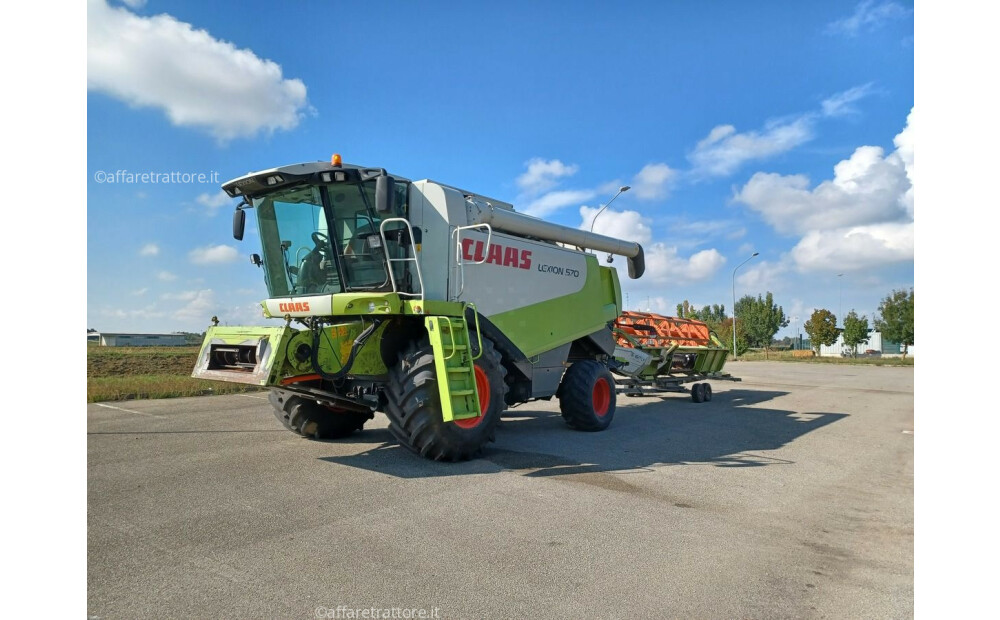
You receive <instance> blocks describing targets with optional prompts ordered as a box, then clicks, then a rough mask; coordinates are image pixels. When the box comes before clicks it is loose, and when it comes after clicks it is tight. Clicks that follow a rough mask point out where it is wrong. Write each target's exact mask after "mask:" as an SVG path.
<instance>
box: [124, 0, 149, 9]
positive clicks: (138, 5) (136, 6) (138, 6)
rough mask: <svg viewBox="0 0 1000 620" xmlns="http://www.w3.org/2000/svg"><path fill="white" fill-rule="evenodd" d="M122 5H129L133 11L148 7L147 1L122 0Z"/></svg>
mask: <svg viewBox="0 0 1000 620" xmlns="http://www.w3.org/2000/svg"><path fill="white" fill-rule="evenodd" d="M122 4H125V5H128V6H130V7H132V8H133V9H141V8H142V7H144V6H146V0H122Z"/></svg>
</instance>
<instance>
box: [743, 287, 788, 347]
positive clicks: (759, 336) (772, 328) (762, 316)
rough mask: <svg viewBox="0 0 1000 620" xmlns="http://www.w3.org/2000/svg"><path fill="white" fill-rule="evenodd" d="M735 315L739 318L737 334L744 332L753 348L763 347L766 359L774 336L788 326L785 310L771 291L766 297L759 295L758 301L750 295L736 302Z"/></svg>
mask: <svg viewBox="0 0 1000 620" xmlns="http://www.w3.org/2000/svg"><path fill="white" fill-rule="evenodd" d="M734 313H735V315H736V316H737V317H738V320H737V325H736V330H737V334H739V333H740V332H743V335H744V336H745V337H746V339H747V343H748V344H749V345H750V346H751V347H763V348H764V357H765V358H766V357H767V351H768V348H769V347H770V346H771V340H773V339H774V335H775V334H776V333H778V330H779V329H781V328H782V327H787V326H788V319H787V318H786V317H785V312H784V310H782V308H781V306H779V305H777V304H775V303H774V296H773V295H772V294H771V292H770V291H768V293H767V296H766V297H761V296H760V295H758V296H757V298H756V299H754V298H753V297H752V296H750V295H746V296H744V297H743V298H742V299H740V300H739V301H738V302H736V309H735V310H734Z"/></svg>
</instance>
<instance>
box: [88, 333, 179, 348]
mask: <svg viewBox="0 0 1000 620" xmlns="http://www.w3.org/2000/svg"><path fill="white" fill-rule="evenodd" d="M88 338H89V336H88ZM186 344H187V342H186V338H185V337H184V334H112V333H107V332H102V333H101V346H102V347H183V346H184V345H186Z"/></svg>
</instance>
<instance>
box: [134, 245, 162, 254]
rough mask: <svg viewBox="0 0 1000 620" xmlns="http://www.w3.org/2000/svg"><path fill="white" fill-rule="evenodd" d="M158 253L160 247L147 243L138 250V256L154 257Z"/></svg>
mask: <svg viewBox="0 0 1000 620" xmlns="http://www.w3.org/2000/svg"><path fill="white" fill-rule="evenodd" d="M159 253H160V246H158V245H156V244H155V243H147V244H146V245H144V246H142V247H141V248H139V256H156V255H157V254H159Z"/></svg>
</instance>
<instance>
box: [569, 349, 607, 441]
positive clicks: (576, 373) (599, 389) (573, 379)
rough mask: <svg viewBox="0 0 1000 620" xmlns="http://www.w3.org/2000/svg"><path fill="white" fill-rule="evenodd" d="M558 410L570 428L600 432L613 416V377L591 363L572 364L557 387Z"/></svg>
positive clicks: (584, 361)
mask: <svg viewBox="0 0 1000 620" xmlns="http://www.w3.org/2000/svg"><path fill="white" fill-rule="evenodd" d="M558 395H559V410H560V411H561V412H562V417H563V419H564V420H566V424H568V425H569V426H570V427H571V428H575V429H577V430H581V431H591V432H593V431H603V430H604V429H606V428H607V427H608V426H610V425H611V420H613V419H614V417H615V405H616V398H615V378H614V375H612V374H611V371H610V370H608V367H607V366H605V365H604V364H601V363H600V362H598V361H595V360H580V361H578V362H574V363H573V365H572V366H570V367H569V370H567V371H566V374H565V375H564V376H563V379H562V383H560V384H559V391H558Z"/></svg>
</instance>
